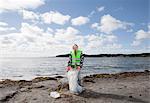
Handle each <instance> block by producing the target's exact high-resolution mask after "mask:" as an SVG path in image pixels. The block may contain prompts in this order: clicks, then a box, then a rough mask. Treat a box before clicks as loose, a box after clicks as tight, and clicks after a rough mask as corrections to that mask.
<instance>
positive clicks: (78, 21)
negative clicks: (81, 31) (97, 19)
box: [71, 16, 90, 25]
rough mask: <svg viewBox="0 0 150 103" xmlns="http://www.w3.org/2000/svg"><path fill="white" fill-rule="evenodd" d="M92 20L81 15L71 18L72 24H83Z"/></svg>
mask: <svg viewBox="0 0 150 103" xmlns="http://www.w3.org/2000/svg"><path fill="white" fill-rule="evenodd" d="M89 21H90V20H89V18H88V17H83V16H79V17H77V18H73V19H72V20H71V23H72V25H83V24H86V23H88V22H89Z"/></svg>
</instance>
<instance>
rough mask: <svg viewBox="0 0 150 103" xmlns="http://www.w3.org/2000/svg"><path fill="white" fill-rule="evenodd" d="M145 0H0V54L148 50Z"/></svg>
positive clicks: (138, 51)
mask: <svg viewBox="0 0 150 103" xmlns="http://www.w3.org/2000/svg"><path fill="white" fill-rule="evenodd" d="M149 5H150V2H149V0H22V2H20V1H19V0H10V1H5V0H1V1H0V40H1V41H0V48H1V56H20V55H21V56H51V55H57V54H63V53H68V52H69V51H70V50H71V46H72V45H73V44H74V43H77V44H78V45H79V46H80V48H81V49H82V50H83V51H84V52H85V53H88V54H98V53H141V52H149V49H150V46H149V39H150V24H149V23H150V21H149V20H150V16H149V14H150V11H149V10H150V7H149Z"/></svg>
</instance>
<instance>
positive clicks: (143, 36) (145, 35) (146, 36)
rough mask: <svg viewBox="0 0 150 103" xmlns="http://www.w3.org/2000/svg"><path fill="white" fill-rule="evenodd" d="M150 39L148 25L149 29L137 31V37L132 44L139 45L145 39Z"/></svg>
mask: <svg viewBox="0 0 150 103" xmlns="http://www.w3.org/2000/svg"><path fill="white" fill-rule="evenodd" d="M148 39H150V28H149V25H148V31H144V30H138V31H137V32H136V33H135V39H134V41H133V43H132V44H131V45H132V46H139V45H140V44H141V43H142V41H144V40H148Z"/></svg>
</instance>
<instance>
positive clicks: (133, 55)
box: [56, 53, 150, 57]
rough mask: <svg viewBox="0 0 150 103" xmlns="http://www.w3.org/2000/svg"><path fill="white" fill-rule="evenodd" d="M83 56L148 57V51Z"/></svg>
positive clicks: (86, 55) (64, 55)
mask: <svg viewBox="0 0 150 103" xmlns="http://www.w3.org/2000/svg"><path fill="white" fill-rule="evenodd" d="M83 55H84V56H85V57H150V53H139V54H92V55H90V54H83ZM68 56H69V54H62V55H57V56H56V57H68Z"/></svg>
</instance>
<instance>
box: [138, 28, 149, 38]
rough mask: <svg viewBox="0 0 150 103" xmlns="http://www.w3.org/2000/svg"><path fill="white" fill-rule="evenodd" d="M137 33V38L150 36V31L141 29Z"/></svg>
mask: <svg viewBox="0 0 150 103" xmlns="http://www.w3.org/2000/svg"><path fill="white" fill-rule="evenodd" d="M135 35H136V36H135V39H136V40H140V39H147V38H150V31H148V32H146V31H144V30H139V31H137V32H136V33H135Z"/></svg>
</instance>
